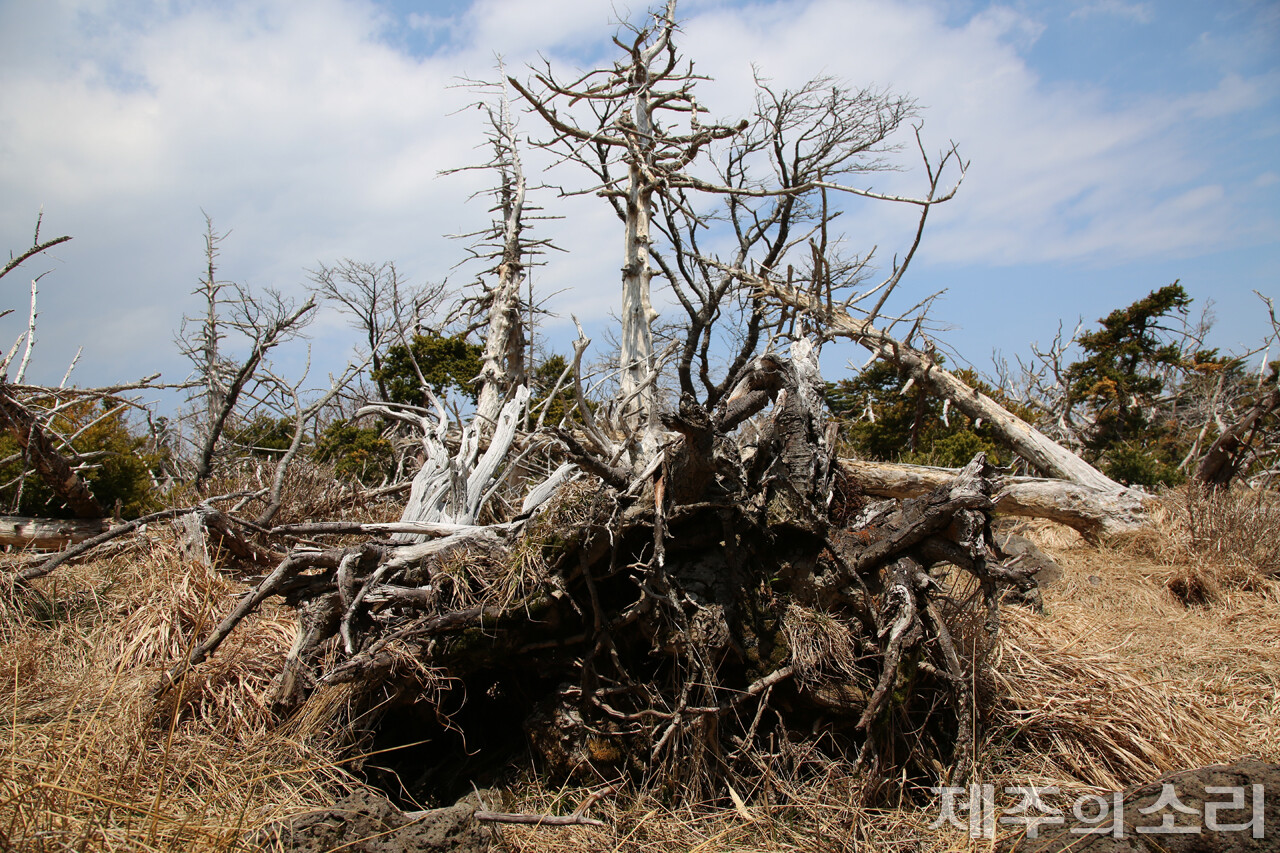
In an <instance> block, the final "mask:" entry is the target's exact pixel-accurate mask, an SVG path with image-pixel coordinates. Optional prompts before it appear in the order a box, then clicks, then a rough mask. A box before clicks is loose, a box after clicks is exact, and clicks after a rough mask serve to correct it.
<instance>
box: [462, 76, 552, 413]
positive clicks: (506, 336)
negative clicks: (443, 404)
mask: <svg viewBox="0 0 1280 853" xmlns="http://www.w3.org/2000/svg"><path fill="white" fill-rule="evenodd" d="M498 70H499V73H500V74H501V73H502V66H501V64H499V69H498ZM477 86H479V87H480V88H482V89H484V90H492V92H493V97H492V99H491V100H492V101H496V105H495V104H494V103H492V102H491V101H484V102H482V103H481V107H482V108H483V109H484V111H485V113H486V115H487V117H488V121H489V131H488V134H487V135H488V140H489V144H490V146H491V147H492V149H493V157H492V159H491V160H490V161H489V162H488V163H487V164H485V165H483V166H479V167H465V168H463V169H451V170H449V171H447V172H443V173H442V174H455V173H457V172H460V171H468V170H470V169H475V168H481V169H486V170H491V171H493V172H494V173H496V175H497V186H496V187H495V188H494V189H493V190H492V191H491V192H492V195H493V198H494V205H493V207H492V208H491V213H492V214H493V222H492V224H491V225H490V226H489V227H488V228H486V229H484V230H482V231H479V232H476V233H473V234H464V235H459V236H460V237H464V238H471V239H475V240H477V241H478V242H477V244H476V245H475V246H474V247H473V248H472V249H471V254H472V256H473V257H474V258H476V259H479V260H481V261H483V262H485V263H489V264H492V266H491V267H489V268H488V269H486V270H484V272H483V273H481V281H480V293H479V295H477V296H475V297H473V298H471V299H469V300H468V301H469V303H470V308H469V314H470V315H471V316H472V317H473V318H479V319H478V321H477V322H476V323H475V325H476V326H477V327H481V326H482V327H483V328H484V351H483V353H482V355H481V363H482V367H481V370H480V376H479V386H480V387H479V392H478V395H477V399H476V418H477V419H478V421H479V424H480V428H481V430H482V431H484V432H486V433H488V432H492V431H493V429H494V427H495V425H496V423H497V420H498V415H499V413H500V412H501V410H502V406H503V404H504V403H505V402H506V401H507V400H509V399H510V398H511V396H512V394H514V393H515V390H516V388H518V387H519V386H522V385H528V384H529V377H528V368H527V366H526V363H525V361H526V359H525V350H526V347H527V337H528V335H527V329H526V325H527V324H528V323H529V322H531V320H527V319H526V318H527V317H530V316H531V314H532V311H533V306H532V305H531V304H526V300H525V299H524V298H523V297H522V293H521V288H522V287H523V286H524V284H525V282H526V280H527V269H526V268H527V266H528V265H529V263H531V259H532V257H533V256H534V255H536V254H539V253H540V252H542V251H543V250H545V249H546V248H547V247H549V246H550V245H551V244H550V243H549V242H548V241H546V240H534V239H531V238H530V237H529V236H528V229H529V223H530V221H531V220H533V219H536V218H542V217H538V216H537V215H536V210H537V208H534V207H532V206H531V205H530V204H529V202H528V193H529V190H530V187H529V185H528V182H527V180H526V179H525V173H524V163H523V161H522V159H521V157H520V141H519V138H518V136H517V132H516V122H515V119H514V117H513V116H512V114H511V101H510V97H509V95H508V91H509V90H508V84H507V81H506V78H505V76H503V77H502V79H501V80H500V82H499V83H498V84H496V85H490V84H477ZM491 277H492V278H491ZM530 301H531V300H530Z"/></svg>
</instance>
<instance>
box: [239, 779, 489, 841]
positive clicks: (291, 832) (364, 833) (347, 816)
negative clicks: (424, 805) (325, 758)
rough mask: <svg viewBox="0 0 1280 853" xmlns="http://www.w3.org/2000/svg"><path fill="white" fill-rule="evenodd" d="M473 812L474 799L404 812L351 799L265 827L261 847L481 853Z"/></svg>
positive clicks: (372, 799)
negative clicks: (435, 807) (440, 806)
mask: <svg viewBox="0 0 1280 853" xmlns="http://www.w3.org/2000/svg"><path fill="white" fill-rule="evenodd" d="M478 808H479V799H478V796H477V795H476V794H469V795H467V796H466V797H464V798H463V799H461V800H459V801H458V802H457V803H455V804H454V805H452V806H449V807H447V808H443V809H431V810H429V811H425V812H408V813H406V812H402V811H400V810H399V809H397V808H396V807H395V806H394V805H393V804H392V803H391V802H390V801H388V800H386V799H384V798H383V797H380V796H377V795H376V794H371V793H358V794H352V795H351V796H349V797H346V798H344V799H342V800H339V801H338V802H336V803H334V805H333V807H332V808H328V809H322V810H320V811H314V812H307V813H306V814H301V815H298V816H297V817H294V818H291V819H289V820H287V821H282V822H281V823H279V824H277V825H275V826H273V827H270V828H269V829H267V830H266V831H265V833H264V835H265V838H263V839H262V841H263V843H262V844H261V846H262V847H264V848H266V849H278V850H284V851H289V852H290V853H325V851H330V850H342V851H344V853H417V851H427V853H436V851H440V853H444V852H445V851H447V853H483V851H486V850H488V849H489V847H490V839H491V833H490V832H489V830H488V829H485V828H483V827H481V826H480V825H479V824H478V823H477V822H476V820H475V819H474V818H473V817H472V815H474V814H475V812H476V809H478Z"/></svg>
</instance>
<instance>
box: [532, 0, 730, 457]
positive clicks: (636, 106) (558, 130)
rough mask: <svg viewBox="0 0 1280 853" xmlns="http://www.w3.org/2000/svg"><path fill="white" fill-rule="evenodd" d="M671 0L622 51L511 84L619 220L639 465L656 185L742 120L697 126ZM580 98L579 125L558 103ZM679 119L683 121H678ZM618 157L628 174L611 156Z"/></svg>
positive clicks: (646, 435)
mask: <svg viewBox="0 0 1280 853" xmlns="http://www.w3.org/2000/svg"><path fill="white" fill-rule="evenodd" d="M675 6H676V4H675V0H668V3H667V5H666V8H665V10H664V11H663V12H662V13H660V14H657V15H655V16H654V21H653V23H652V24H651V25H649V26H646V27H639V28H635V29H634V30H633V31H632V38H631V39H630V42H629V43H624V42H622V41H620V40H618V39H616V38H615V43H617V44H618V46H619V47H621V48H622V49H623V50H624V51H625V52H626V60H625V61H624V62H619V63H618V64H617V65H615V66H614V67H613V68H610V69H599V70H596V71H592V72H589V73H588V74H586V75H584V76H583V77H581V78H579V79H577V80H575V81H573V82H571V83H567V84H566V83H561V82H558V81H557V80H556V78H555V75H554V74H553V73H552V71H551V68H550V67H548V68H547V69H546V70H545V72H544V73H541V74H539V75H537V80H538V84H539V86H540V88H541V91H537V92H535V91H533V90H532V89H530V88H528V87H526V86H525V85H524V84H522V83H521V82H520V81H519V80H517V79H515V78H514V77H511V78H508V80H509V82H510V83H511V85H512V86H513V87H514V88H515V89H516V91H517V92H519V93H520V95H521V96H522V97H523V98H524V99H525V100H526V101H527V102H528V103H529V105H530V106H531V107H532V108H533V109H534V111H535V112H536V113H537V114H538V115H539V116H540V117H541V118H542V119H543V120H544V121H545V122H546V123H547V124H548V125H549V126H550V127H551V129H552V131H553V132H554V134H555V135H554V136H553V137H552V138H551V139H550V140H547V141H545V142H543V143H541V144H542V145H543V146H545V147H547V148H550V149H552V150H558V151H561V152H563V153H564V154H566V155H567V156H568V157H569V158H570V159H572V160H574V161H576V162H579V163H581V164H583V165H585V166H587V168H589V169H591V170H592V171H593V172H595V173H596V175H597V176H598V177H599V178H600V180H601V183H600V185H599V186H598V187H597V188H596V191H597V192H598V193H599V194H601V195H604V196H606V197H607V198H609V199H610V200H611V201H614V205H615V209H617V210H618V211H619V215H620V216H621V217H622V220H623V260H622V330H621V331H622V336H621V353H620V356H619V368H620V370H621V381H620V388H619V393H618V399H619V402H620V403H621V410H622V411H621V414H622V420H623V423H624V424H625V426H626V429H627V431H628V432H630V433H632V434H634V435H637V436H639V437H640V440H639V441H638V442H637V444H636V447H635V448H634V449H633V450H632V452H631V454H630V455H631V458H630V462H631V463H632V466H633V468H635V469H636V470H639V469H641V468H643V467H644V466H645V465H647V464H648V463H649V462H650V461H651V460H652V459H653V458H654V456H655V455H656V452H657V431H658V419H657V414H658V412H657V389H656V387H655V380H656V375H655V372H656V369H657V368H656V364H655V359H656V353H655V351H654V345H653V321H654V320H655V319H656V318H657V314H656V312H655V311H654V309H653V300H652V297H651V293H650V288H651V280H652V278H653V267H652V264H651V261H650V249H651V246H652V243H653V237H652V222H653V218H654V214H655V210H656V200H655V194H657V193H659V192H666V191H667V190H668V189H669V188H672V187H678V186H681V185H683V184H689V183H691V182H692V178H690V177H689V176H687V175H685V174H684V170H685V169H686V167H688V166H689V165H690V164H691V163H692V162H693V161H694V160H695V159H696V158H697V157H698V156H699V155H700V154H701V153H702V152H703V151H704V150H705V149H706V147H707V146H708V145H710V144H711V143H712V142H714V141H716V140H718V139H725V138H727V137H729V136H732V135H733V134H735V133H737V132H739V131H741V130H742V129H743V125H739V126H736V127H728V126H723V125H714V124H713V125H703V124H702V122H701V115H700V114H701V113H702V112H703V110H702V108H700V107H699V106H698V101H697V99H696V98H695V96H694V94H693V87H694V84H695V83H696V82H697V80H698V77H697V76H696V75H695V74H694V73H693V67H692V63H689V64H688V65H685V66H684V67H681V62H680V58H679V56H678V54H677V52H676V48H675V44H674V41H673V34H674V32H675V30H676V19H675ZM578 103H582V104H585V105H587V106H588V107H589V109H590V111H591V115H592V117H593V119H594V121H593V123H590V124H586V125H584V124H579V123H577V122H576V121H575V120H574V119H573V118H569V117H568V116H567V114H562V113H561V112H560V110H559V109H558V108H557V105H558V104H564V105H565V106H566V108H568V107H572V106H574V105H575V104H578ZM681 124H682V125H683V127H680V126H679V125H681ZM619 161H620V162H621V163H622V165H623V166H624V167H625V171H626V174H625V176H615V175H614V174H613V170H612V169H611V164H613V163H617V162H619Z"/></svg>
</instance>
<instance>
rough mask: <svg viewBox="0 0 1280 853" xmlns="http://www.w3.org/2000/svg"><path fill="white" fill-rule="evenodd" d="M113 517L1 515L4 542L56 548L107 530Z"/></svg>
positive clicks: (5, 543) (50, 548) (1, 543)
mask: <svg viewBox="0 0 1280 853" xmlns="http://www.w3.org/2000/svg"><path fill="white" fill-rule="evenodd" d="M110 527H111V519H109V518H96V519H83V518H79V519H71V518H28V517H26V516H18V515H0V545H8V546H11V547H14V548H35V549H37V550H41V551H52V550H56V549H58V548H65V547H67V546H68V545H74V544H76V543H78V542H83V541H85V540H86V539H90V538H92V537H94V536H97V535H98V534H99V533H104V532H106V531H107V530H108V529H109V528H110Z"/></svg>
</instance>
